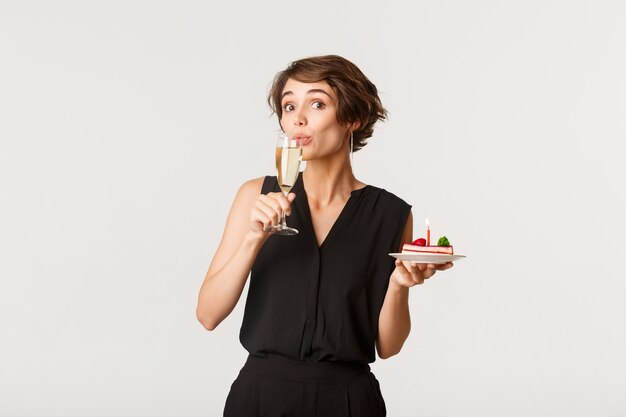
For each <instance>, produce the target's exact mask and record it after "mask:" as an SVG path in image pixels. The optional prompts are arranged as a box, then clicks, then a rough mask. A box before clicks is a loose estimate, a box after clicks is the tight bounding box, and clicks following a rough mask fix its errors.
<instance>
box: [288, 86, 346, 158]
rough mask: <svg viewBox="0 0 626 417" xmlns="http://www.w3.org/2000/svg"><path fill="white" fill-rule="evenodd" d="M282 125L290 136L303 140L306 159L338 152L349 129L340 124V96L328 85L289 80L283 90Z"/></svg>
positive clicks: (303, 156)
mask: <svg viewBox="0 0 626 417" xmlns="http://www.w3.org/2000/svg"><path fill="white" fill-rule="evenodd" d="M281 106H282V109H283V116H282V118H281V119H280V125H281V127H282V128H283V130H284V131H285V132H286V133H288V134H289V135H290V136H294V137H297V138H301V139H302V144H303V155H302V159H303V160H312V159H319V158H324V157H326V156H329V155H332V154H334V153H336V152H338V151H339V150H340V149H342V147H343V146H344V144H345V143H346V141H345V139H346V138H347V135H348V126H342V125H340V124H339V123H338V122H337V97H336V95H335V93H334V91H333V89H332V88H331V87H330V86H329V85H328V84H327V83H326V82H317V83H303V82H300V81H296V80H293V79H291V78H290V79H289V80H287V83H286V84H285V87H284V88H283V94H282V100H281Z"/></svg>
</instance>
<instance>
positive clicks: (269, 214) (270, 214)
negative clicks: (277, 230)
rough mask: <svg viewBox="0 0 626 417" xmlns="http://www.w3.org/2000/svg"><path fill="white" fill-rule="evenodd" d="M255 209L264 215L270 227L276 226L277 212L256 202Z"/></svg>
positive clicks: (260, 202)
mask: <svg viewBox="0 0 626 417" xmlns="http://www.w3.org/2000/svg"><path fill="white" fill-rule="evenodd" d="M256 209H257V210H259V211H260V212H261V213H263V214H264V215H265V217H266V218H267V219H268V220H269V225H270V226H276V225H277V224H278V212H277V211H276V210H275V209H274V208H273V207H270V206H267V205H265V204H264V203H263V202H262V201H257V204H256Z"/></svg>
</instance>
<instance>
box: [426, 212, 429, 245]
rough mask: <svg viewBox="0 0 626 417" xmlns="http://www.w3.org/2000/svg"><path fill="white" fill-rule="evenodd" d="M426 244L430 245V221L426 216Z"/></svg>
mask: <svg viewBox="0 0 626 417" xmlns="http://www.w3.org/2000/svg"><path fill="white" fill-rule="evenodd" d="M426 246H430V223H429V221H428V217H426Z"/></svg>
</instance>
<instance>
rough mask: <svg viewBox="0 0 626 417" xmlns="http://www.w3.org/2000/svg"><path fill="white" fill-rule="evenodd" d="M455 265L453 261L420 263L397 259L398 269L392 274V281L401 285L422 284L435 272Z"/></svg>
mask: <svg viewBox="0 0 626 417" xmlns="http://www.w3.org/2000/svg"><path fill="white" fill-rule="evenodd" d="M453 265H454V264H453V263H452V262H447V263H445V264H418V263H415V262H404V261H401V260H399V259H396V269H394V271H393V273H392V274H391V281H392V283H394V284H397V285H399V286H401V287H412V286H414V285H420V284H423V283H424V281H426V280H427V279H428V278H430V277H432V276H433V275H435V272H437V271H445V270H446V269H450V268H452V266H453Z"/></svg>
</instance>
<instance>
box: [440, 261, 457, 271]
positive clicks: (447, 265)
mask: <svg viewBox="0 0 626 417" xmlns="http://www.w3.org/2000/svg"><path fill="white" fill-rule="evenodd" d="M453 266H454V264H453V263H452V262H446V263H445V264H441V265H437V270H438V271H445V270H446V269H450V268H452V267H453Z"/></svg>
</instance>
